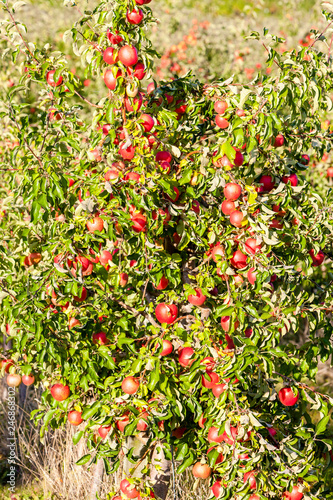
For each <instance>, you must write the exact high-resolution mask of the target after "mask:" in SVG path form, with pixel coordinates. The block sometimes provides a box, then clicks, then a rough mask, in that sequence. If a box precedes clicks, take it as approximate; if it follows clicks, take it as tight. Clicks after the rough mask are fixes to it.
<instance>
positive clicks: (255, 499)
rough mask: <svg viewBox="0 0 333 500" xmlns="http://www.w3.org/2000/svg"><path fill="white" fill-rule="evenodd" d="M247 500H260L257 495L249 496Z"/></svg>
mask: <svg viewBox="0 0 333 500" xmlns="http://www.w3.org/2000/svg"><path fill="white" fill-rule="evenodd" d="M249 500H260V498H259V497H258V495H256V494H253V495H251V496H250V498H249Z"/></svg>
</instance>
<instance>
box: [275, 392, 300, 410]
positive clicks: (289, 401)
mask: <svg viewBox="0 0 333 500" xmlns="http://www.w3.org/2000/svg"><path fill="white" fill-rule="evenodd" d="M279 400H280V401H281V403H282V404H283V405H284V406H294V405H295V404H296V403H297V401H298V400H299V391H298V390H297V394H296V396H295V394H294V392H293V390H292V388H291V387H284V388H283V389H280V391H279Z"/></svg>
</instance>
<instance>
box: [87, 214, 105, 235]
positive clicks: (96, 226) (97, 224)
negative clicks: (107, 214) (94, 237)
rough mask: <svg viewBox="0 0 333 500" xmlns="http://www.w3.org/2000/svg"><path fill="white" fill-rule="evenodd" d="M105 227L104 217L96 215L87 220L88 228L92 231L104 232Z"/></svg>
mask: <svg viewBox="0 0 333 500" xmlns="http://www.w3.org/2000/svg"><path fill="white" fill-rule="evenodd" d="M103 227H104V223H103V219H101V218H100V217H94V218H93V219H90V220H88V221H87V229H88V231H89V232H90V233H95V231H99V232H102V231H103Z"/></svg>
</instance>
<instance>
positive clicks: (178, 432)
mask: <svg viewBox="0 0 333 500" xmlns="http://www.w3.org/2000/svg"><path fill="white" fill-rule="evenodd" d="M186 431H187V428H186V427H176V429H173V431H172V435H173V437H175V438H176V439H181V438H182V437H183V436H184V434H185V432H186Z"/></svg>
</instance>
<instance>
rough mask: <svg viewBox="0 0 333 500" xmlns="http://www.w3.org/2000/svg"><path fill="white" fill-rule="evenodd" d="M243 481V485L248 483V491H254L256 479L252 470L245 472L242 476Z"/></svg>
mask: <svg viewBox="0 0 333 500" xmlns="http://www.w3.org/2000/svg"><path fill="white" fill-rule="evenodd" d="M243 481H244V483H246V482H247V481H248V482H249V486H250V489H251V490H255V489H256V487H257V481H256V477H255V471H253V470H252V471H249V472H246V473H245V474H244V478H243Z"/></svg>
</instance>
